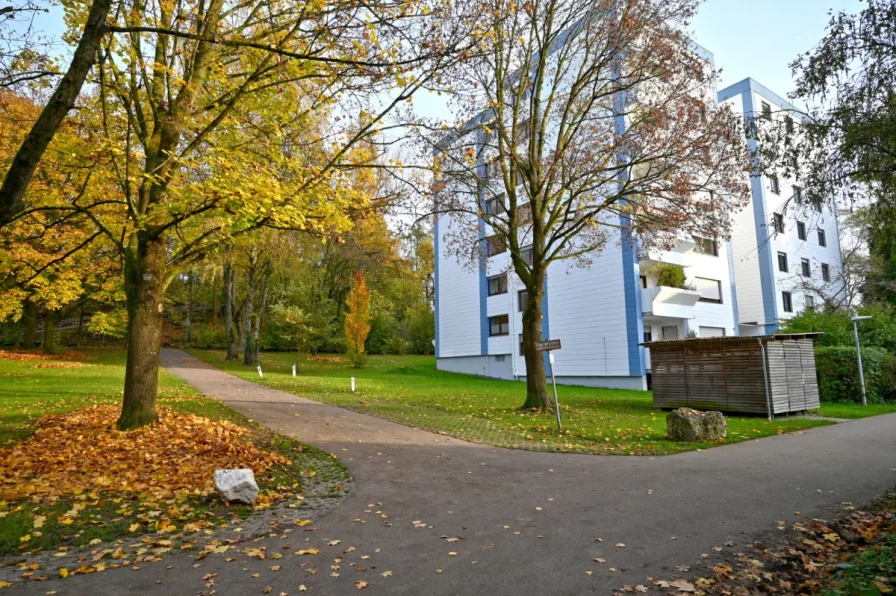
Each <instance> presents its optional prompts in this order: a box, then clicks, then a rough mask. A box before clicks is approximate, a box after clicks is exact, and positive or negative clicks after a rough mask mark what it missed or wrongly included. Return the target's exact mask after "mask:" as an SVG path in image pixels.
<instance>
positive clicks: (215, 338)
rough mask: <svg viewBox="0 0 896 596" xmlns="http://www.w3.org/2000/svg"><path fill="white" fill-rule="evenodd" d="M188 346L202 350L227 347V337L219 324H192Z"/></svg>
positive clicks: (222, 326)
mask: <svg viewBox="0 0 896 596" xmlns="http://www.w3.org/2000/svg"><path fill="white" fill-rule="evenodd" d="M190 346H192V347H196V348H202V349H211V348H224V347H227V335H226V334H225V333H224V325H223V324H221V323H218V324H212V323H193V324H192V325H191V326H190Z"/></svg>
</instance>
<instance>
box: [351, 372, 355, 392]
mask: <svg viewBox="0 0 896 596" xmlns="http://www.w3.org/2000/svg"><path fill="white" fill-rule="evenodd" d="M354 392H355V375H352V393H354Z"/></svg>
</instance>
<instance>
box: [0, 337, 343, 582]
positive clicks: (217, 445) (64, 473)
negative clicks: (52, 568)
mask: <svg viewBox="0 0 896 596" xmlns="http://www.w3.org/2000/svg"><path fill="white" fill-rule="evenodd" d="M85 356H86V357H85ZM62 358H71V359H69V360H66V359H57V360H45V359H36V358H20V357H17V355H14V354H9V353H3V354H0V457H2V459H3V461H2V462H0V559H2V556H3V555H16V556H27V555H28V554H29V553H34V552H37V551H40V550H46V549H59V552H60V553H63V552H65V551H66V550H67V549H70V548H74V547H79V546H85V545H95V544H98V543H101V542H106V541H109V540H112V539H115V538H123V537H132V538H133V537H138V536H141V535H143V534H147V533H151V534H156V535H161V537H160V538H157V541H161V542H163V543H165V542H166V541H167V542H172V540H177V539H178V538H182V537H183V539H185V540H187V539H189V537H190V536H191V535H194V534H195V533H197V532H200V531H204V530H206V529H208V528H213V527H219V526H222V525H224V526H227V525H228V524H230V523H241V521H242V520H244V519H245V518H246V517H248V516H249V514H251V513H252V511H253V510H254V508H253V507H249V506H240V505H231V506H227V505H225V504H223V503H221V502H220V500H219V499H218V498H217V496H216V495H215V493H214V491H213V484H212V480H211V473H212V470H214V469H215V468H218V467H244V466H249V467H252V468H253V469H254V470H255V471H256V474H257V476H256V480H257V481H258V483H259V487H260V489H261V495H260V499H259V502H258V503H257V504H256V505H257V507H265V506H268V505H270V504H271V503H272V502H278V501H284V502H290V503H293V502H294V503H295V504H296V505H301V503H300V502H299V501H298V500H297V499H296V497H298V496H300V494H301V493H303V492H304V491H305V490H306V489H309V488H311V487H314V489H315V491H316V492H317V489H318V488H322V489H323V491H324V492H327V491H332V492H333V494H332V495H324V496H325V497H326V496H336V494H337V493H341V490H342V485H343V484H344V483H347V482H348V474H347V471H346V470H345V468H344V467H343V466H341V464H338V462H336V461H335V460H334V459H333V458H332V457H331V456H329V455H328V454H325V453H323V452H320V451H318V450H316V449H313V448H310V447H308V446H305V445H302V444H301V443H299V442H297V441H294V440H292V439H289V438H286V437H281V436H278V435H274V434H273V433H271V432H270V431H267V430H265V429H263V428H261V427H260V426H258V425H255V424H253V423H250V422H249V421H248V420H247V419H246V418H245V417H244V416H243V415H241V414H240V413H238V412H237V411H235V410H233V409H231V408H229V407H227V406H225V405H224V404H222V403H220V402H218V401H215V400H212V399H208V398H205V397H203V396H201V395H200V394H199V393H198V392H196V391H195V390H193V389H192V388H191V387H190V386H188V385H186V384H185V383H183V382H181V381H180V380H179V379H177V378H176V377H174V376H173V375H170V374H168V373H166V372H164V371H163V372H162V374H161V375H160V391H159V392H160V400H159V401H160V404H161V406H162V409H163V416H162V424H161V425H159V426H156V427H145V428H143V429H138V430H137V431H133V432H132V433H121V432H118V431H114V430H112V424H113V423H114V420H115V418H116V417H117V411H118V404H119V403H120V400H121V391H122V386H123V382H124V352H122V351H120V350H90V351H87V353H86V354H83V355H78V354H72V355H64V356H63V357H62ZM73 364H77V366H72V365H73ZM74 410H77V411H75V412H73V411H74ZM70 412H71V414H69V415H65V414H67V413H70ZM45 416H46V417H45ZM35 431H36V432H35ZM104 470H106V471H104ZM265 470H266V471H265ZM257 507H256V508H257ZM164 546H165V545H164V544H163V547H164ZM163 550H164V548H163ZM112 553H114V550H113V551H112ZM107 558H109V559H111V560H110V561H108V562H105V561H104V562H103V564H104V565H106V564H108V565H109V566H114V565H116V564H118V563H119V562H121V561H116V559H122V560H124V559H125V558H130V559H131V560H132V561H133V554H132V553H127V552H122V553H121V555H120V556H118V557H113V556H112V554H111V553H110V556H109V557H107ZM88 567H89V566H88ZM93 570H96V566H93V567H92V568H84V569H82V570H81V571H80V572H90V571H93ZM72 572H75V570H72ZM38 573H39V572H38Z"/></svg>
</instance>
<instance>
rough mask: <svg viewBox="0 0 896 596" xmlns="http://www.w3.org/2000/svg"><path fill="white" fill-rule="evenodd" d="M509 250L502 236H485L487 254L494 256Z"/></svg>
mask: <svg viewBox="0 0 896 596" xmlns="http://www.w3.org/2000/svg"><path fill="white" fill-rule="evenodd" d="M505 250H507V245H506V244H504V239H503V238H501V237H500V236H488V237H487V238H485V256H487V257H493V256H495V255H499V254H501V253H502V252H504V251H505Z"/></svg>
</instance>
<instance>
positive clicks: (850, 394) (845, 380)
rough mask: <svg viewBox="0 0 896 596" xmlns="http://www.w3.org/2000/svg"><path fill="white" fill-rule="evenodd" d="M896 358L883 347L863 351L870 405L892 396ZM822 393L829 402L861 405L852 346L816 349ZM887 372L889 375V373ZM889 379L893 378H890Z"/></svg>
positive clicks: (822, 398)
mask: <svg viewBox="0 0 896 596" xmlns="http://www.w3.org/2000/svg"><path fill="white" fill-rule="evenodd" d="M893 360H894V357H893V356H892V355H891V354H888V353H887V352H886V350H882V349H880V348H873V347H868V348H864V347H863V348H862V368H863V370H864V372H865V388H866V392H867V395H868V402H869V403H881V402H883V401H885V399H886V397H887V396H888V395H892V393H893V388H892V386H889V387H888V386H887V385H888V384H889V383H892V380H893V371H894V370H896V365H894V363H893V362H892V361H893ZM815 366H816V369H817V371H818V392H819V395H820V398H821V401H825V402H861V401H862V388H861V381H860V379H859V365H858V359H857V358H856V349H855V348H854V347H850V346H831V347H819V348H815ZM885 371H887V372H885ZM888 376H889V379H888Z"/></svg>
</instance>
